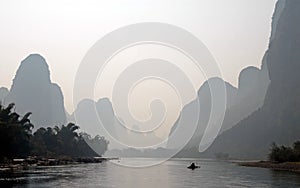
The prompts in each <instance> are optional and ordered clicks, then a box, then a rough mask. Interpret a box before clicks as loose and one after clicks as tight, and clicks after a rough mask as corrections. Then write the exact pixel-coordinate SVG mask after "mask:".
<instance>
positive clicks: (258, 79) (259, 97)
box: [168, 66, 270, 157]
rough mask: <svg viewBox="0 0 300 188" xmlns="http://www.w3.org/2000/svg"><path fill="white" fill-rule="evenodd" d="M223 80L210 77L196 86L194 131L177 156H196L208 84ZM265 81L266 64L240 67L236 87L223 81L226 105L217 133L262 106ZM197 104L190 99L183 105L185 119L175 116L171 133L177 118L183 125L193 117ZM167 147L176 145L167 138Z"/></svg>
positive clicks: (208, 107) (204, 124) (205, 116)
mask: <svg viewBox="0 0 300 188" xmlns="http://www.w3.org/2000/svg"><path fill="white" fill-rule="evenodd" d="M223 82H224V81H223V80H221V79H220V78H211V79H210V83H211V85H209V84H208V82H205V83H204V84H203V85H202V86H201V88H200V89H199V91H198V99H199V105H200V114H199V121H198V125H197V130H196V131H195V134H194V136H193V137H192V139H191V140H190V142H189V143H188V144H187V146H186V147H185V148H184V151H182V152H181V153H180V154H179V155H178V157H197V156H198V155H199V152H198V147H199V143H200V141H201V138H202V136H203V134H204V131H205V128H206V127H207V124H208V120H209V117H210V114H211V93H210V87H214V88H220V89H221V88H222V87H220V86H221V84H222V83H223ZM269 83H270V81H269V77H268V72H267V69H266V66H262V69H258V68H255V67H247V68H245V69H244V70H242V72H241V73H240V76H239V87H238V88H235V87H233V86H232V85H230V84H229V83H227V82H225V88H226V93H227V106H226V113H225V117H224V121H223V123H222V128H221V130H220V134H222V133H223V132H224V131H226V130H229V129H230V128H232V127H233V126H234V125H236V124H237V123H238V122H240V121H241V120H242V119H244V118H246V117H247V116H249V115H250V114H251V113H253V112H254V111H256V110H257V109H259V108H260V107H261V106H262V104H263V102H264V99H265V95H266V92H267V88H268V85H269ZM197 105H198V103H197V102H196V101H193V102H191V103H190V104H188V105H186V106H185V107H184V108H183V110H182V112H181V114H182V116H181V117H184V118H185V119H181V121H179V120H178V121H177V122H176V123H175V125H174V126H173V127H172V130H171V132H170V135H171V134H172V133H173V131H174V130H175V128H177V127H178V126H179V125H178V123H179V122H181V124H182V125H181V126H187V125H189V124H191V122H192V120H193V117H195V116H196V113H197ZM218 120H219V119H218V117H216V118H215V119H213V120H212V121H215V122H217V121H218ZM168 147H169V148H176V144H175V143H172V142H171V140H169V142H168Z"/></svg>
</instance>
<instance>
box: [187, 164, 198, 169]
mask: <svg viewBox="0 0 300 188" xmlns="http://www.w3.org/2000/svg"><path fill="white" fill-rule="evenodd" d="M187 168H189V169H192V170H194V169H195V168H199V166H196V165H195V163H192V164H191V165H190V166H189V167H187Z"/></svg>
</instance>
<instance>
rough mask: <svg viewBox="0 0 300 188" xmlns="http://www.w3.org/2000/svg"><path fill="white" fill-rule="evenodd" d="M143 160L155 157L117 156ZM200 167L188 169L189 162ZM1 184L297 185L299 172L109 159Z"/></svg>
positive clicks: (29, 173) (5, 177)
mask: <svg viewBox="0 0 300 188" xmlns="http://www.w3.org/2000/svg"><path fill="white" fill-rule="evenodd" d="M120 160H128V161H131V162H139V161H140V162H142V161H145V160H155V159H120ZM192 161H193V162H196V163H197V164H199V165H201V168H200V169H195V170H189V169H187V168H186V167H187V166H188V165H189V164H190V163H191V162H192ZM0 187H122V188H134V187H138V188H140V187H141V188H160V187H166V188H169V187H170V188H171V187H172V188H177V187H178V188H184V187H213V188H217V187H230V188H231V187H280V188H284V187H300V175H299V174H296V173H290V172H283V171H274V170H269V169H263V168H250V167H241V166H238V165H236V164H234V163H231V162H220V161H214V160H199V159H180V160H179V159H178V160H176V159H172V160H169V161H166V162H164V163H162V164H160V165H156V166H153V167H147V168H128V167H121V166H119V165H116V164H115V163H112V162H103V163H100V164H80V165H68V166H55V167H38V168H34V169H29V170H25V171H22V172H15V173H10V174H3V173H2V174H0Z"/></svg>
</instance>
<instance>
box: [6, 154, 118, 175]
mask: <svg viewBox="0 0 300 188" xmlns="http://www.w3.org/2000/svg"><path fill="white" fill-rule="evenodd" d="M113 159H115V158H105V157H72V158H71V157H60V158H42V157H41V158H39V157H28V158H26V159H11V160H8V161H6V162H4V163H0V173H1V172H7V171H14V170H26V169H29V168H31V167H41V166H60V165H75V164H83V163H102V162H103V161H108V160H113Z"/></svg>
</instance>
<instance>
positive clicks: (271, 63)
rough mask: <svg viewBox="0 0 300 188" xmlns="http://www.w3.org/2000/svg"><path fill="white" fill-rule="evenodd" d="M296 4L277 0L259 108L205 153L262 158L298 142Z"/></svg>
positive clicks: (299, 31) (299, 11) (299, 13)
mask: <svg viewBox="0 0 300 188" xmlns="http://www.w3.org/2000/svg"><path fill="white" fill-rule="evenodd" d="M299 36H300V1H298V0H288V1H284V0H279V1H278V3H277V5H276V10H275V13H274V17H273V23H272V35H271V38H270V44H269V49H268V51H267V52H266V55H265V58H264V60H265V62H266V63H267V66H268V69H269V75H270V80H271V83H270V85H269V88H268V91H267V94H266V99H265V101H264V104H263V106H262V107H261V108H260V109H259V110H257V111H256V112H254V113H253V114H252V115H251V116H249V117H248V118H246V119H244V120H243V121H241V122H240V123H239V124H237V125H236V126H235V127H233V128H232V129H230V130H228V131H226V132H224V133H223V134H222V135H220V136H219V138H217V139H216V140H215V142H214V144H213V145H212V147H211V148H210V149H209V150H208V151H207V152H206V154H207V155H212V154H213V153H217V152H223V153H228V154H229V155H230V156H231V157H234V158H265V157H266V156H267V153H268V151H269V149H270V144H271V143H272V142H276V143H279V144H285V145H287V144H292V143H293V142H294V141H295V140H297V139H299V138H300V87H299V86H300V85H299V80H300V74H299V70H300V53H299V51H300V40H299V39H300V38H299Z"/></svg>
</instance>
